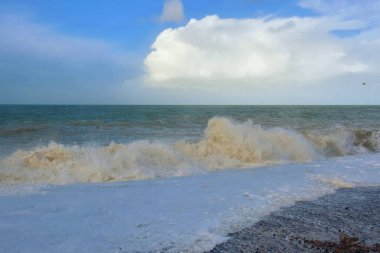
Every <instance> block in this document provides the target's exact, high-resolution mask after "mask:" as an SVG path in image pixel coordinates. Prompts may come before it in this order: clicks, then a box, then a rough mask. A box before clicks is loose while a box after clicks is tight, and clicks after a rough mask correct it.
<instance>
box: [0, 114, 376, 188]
mask: <svg viewBox="0 0 380 253" xmlns="http://www.w3.org/2000/svg"><path fill="white" fill-rule="evenodd" d="M379 149H380V131H374V130H354V131H353V130H349V129H347V128H344V127H342V126H335V127H334V128H332V129H326V130H324V131H321V130H318V131H317V130H299V131H294V130H290V129H285V128H280V127H277V128H263V127H261V126H260V125H258V124H254V123H252V122H251V121H246V122H236V121H234V120H231V119H229V118H223V117H214V118H211V119H210V120H209V122H208V125H207V128H206V129H205V131H204V136H203V138H202V139H201V140H199V141H196V142H189V141H185V140H180V141H177V142H175V143H169V142H168V143H167V142H164V141H157V142H153V141H147V140H141V141H134V142H130V143H126V144H123V143H113V142H112V143H111V144H109V145H107V146H78V145H62V144H58V143H55V142H52V143H50V144H48V145H46V146H37V147H35V148H34V149H32V150H18V151H16V152H14V153H13V154H11V155H10V156H8V157H6V158H4V159H3V160H2V161H1V164H0V166H1V167H0V182H1V183H5V184H13V183H29V184H35V183H49V184H67V183H75V182H104V181H115V180H117V181H123V180H135V179H147V178H157V177H171V176H186V175H191V174H194V173H199V172H202V171H210V170H219V169H228V168H248V167H254V166H261V165H269V164H279V163H288V162H306V161H312V160H315V159H319V158H323V157H330V156H343V155H348V154H357V153H368V152H378V151H379Z"/></svg>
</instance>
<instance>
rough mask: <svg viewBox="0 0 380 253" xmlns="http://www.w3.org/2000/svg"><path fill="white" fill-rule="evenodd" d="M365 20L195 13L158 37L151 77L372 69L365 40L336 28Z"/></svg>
mask: <svg viewBox="0 0 380 253" xmlns="http://www.w3.org/2000/svg"><path fill="white" fill-rule="evenodd" d="M364 26H365V22H362V21H359V20H343V19H340V18H337V17H333V16H329V17H314V18H312V17H306V18H300V17H291V18H273V19H266V18H257V19H221V18H219V17H217V16H208V17H205V18H203V19H201V20H196V19H192V20H190V22H189V23H188V24H187V25H186V26H183V27H179V28H176V29H167V30H165V31H163V32H162V33H161V34H160V35H159V36H158V37H157V38H156V41H155V42H154V44H153V45H152V51H151V53H150V54H149V55H148V56H147V57H146V59H145V62H144V63H145V69H146V74H147V79H146V82H147V83H148V84H150V85H154V86H166V87H186V86H193V85H194V84H196V85H199V86H203V87H206V86H210V85H215V82H214V81H216V82H218V83H223V82H224V83H226V82H227V83H229V82H234V83H236V81H239V82H243V83H248V84H249V85H251V86H254V85H255V84H262V83H263V82H265V83H272V84H274V83H277V84H281V85H285V84H288V83H294V82H305V81H307V82H311V81H314V82H315V81H319V80H324V79H327V78H334V77H336V76H340V75H345V74H352V73H366V72H369V71H371V66H370V65H368V61H367V60H366V61H364V57H361V56H362V55H361V54H360V53H359V54H358V52H357V49H358V48H360V46H361V45H362V44H363V43H364V40H361V41H358V40H357V38H355V39H356V40H355V39H347V38H345V39H343V38H340V37H337V36H334V35H333V34H331V33H330V31H331V30H335V29H361V28H363V27H364ZM378 37H379V36H378ZM357 43H359V44H357ZM361 49H362V48H361ZM378 49H380V47H379V48H378ZM364 51H365V50H363V53H364ZM371 58H376V56H374V55H373V56H371ZM376 61H377V60H376Z"/></svg>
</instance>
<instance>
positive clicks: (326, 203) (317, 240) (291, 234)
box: [209, 186, 380, 253]
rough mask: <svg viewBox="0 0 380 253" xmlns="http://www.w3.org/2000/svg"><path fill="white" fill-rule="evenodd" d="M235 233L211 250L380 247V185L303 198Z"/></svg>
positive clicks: (367, 249) (218, 252) (356, 249)
mask: <svg viewBox="0 0 380 253" xmlns="http://www.w3.org/2000/svg"><path fill="white" fill-rule="evenodd" d="M229 237H230V238H229V239H228V240H227V241H225V242H223V243H221V244H218V245H216V246H215V247H214V249H212V250H211V251H209V253H226V252H305V251H307V252H380V187H378V186H374V187H358V188H350V189H338V190H337V191H336V192H335V193H333V194H329V195H326V196H323V197H320V198H318V199H316V200H313V201H299V202H297V203H296V204H295V205H293V206H290V207H285V208H281V209H280V210H278V211H275V212H273V213H271V214H269V215H267V216H265V217H263V219H261V220H260V221H259V222H257V223H255V224H254V225H253V226H251V227H248V228H245V229H243V230H241V231H238V232H235V233H232V234H230V235H229Z"/></svg>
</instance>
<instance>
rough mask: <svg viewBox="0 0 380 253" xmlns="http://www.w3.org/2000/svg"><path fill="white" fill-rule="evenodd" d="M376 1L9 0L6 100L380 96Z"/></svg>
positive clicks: (3, 30) (1, 91) (282, 100)
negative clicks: (363, 83) (364, 83)
mask: <svg viewBox="0 0 380 253" xmlns="http://www.w3.org/2000/svg"><path fill="white" fill-rule="evenodd" d="M378 13H380V0H208V1H204V0H203V1H201V0H139V1H137V0H128V1H124V0H114V1H106V0H98V1H90V0H82V1H75V0H66V1H60V0H34V1H29V0H2V1H1V2H0V104H253V105H255V104H264V105H265V104H380V26H379V24H380V16H379V15H378ZM362 82H366V85H362Z"/></svg>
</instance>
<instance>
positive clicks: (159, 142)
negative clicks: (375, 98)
mask: <svg viewBox="0 0 380 253" xmlns="http://www.w3.org/2000/svg"><path fill="white" fill-rule="evenodd" d="M372 185H376V186H379V185H380V107H379V106H0V234H1V235H2V236H1V237H0V252H36V253H37V252H62V253H68V252H107V253H109V252H118V253H121V252H205V251H208V250H211V249H212V248H213V247H214V246H215V245H216V244H217V243H220V242H222V241H224V240H226V239H227V238H228V234H229V233H232V232H236V231H238V230H240V229H242V228H244V227H247V226H250V225H252V224H254V223H255V222H257V221H258V220H260V218H262V217H263V216H264V215H266V214H268V213H270V212H272V211H274V210H277V209H278V208H281V207H284V206H289V205H292V204H294V202H295V201H300V200H312V199H315V198H317V197H320V196H323V195H325V194H329V193H333V192H334V191H335V190H336V189H337V188H350V187H356V186H372Z"/></svg>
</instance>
